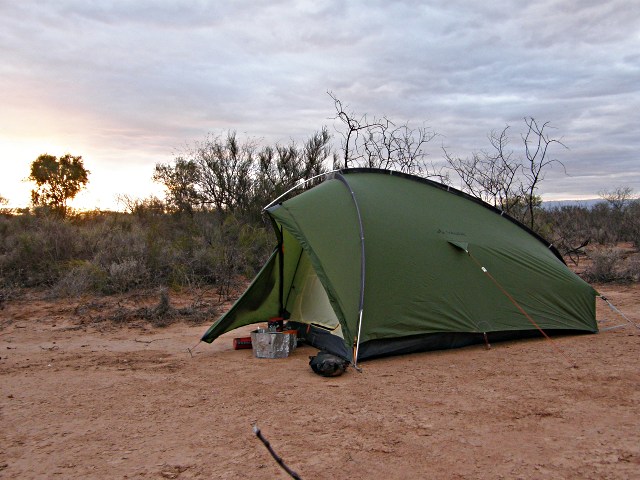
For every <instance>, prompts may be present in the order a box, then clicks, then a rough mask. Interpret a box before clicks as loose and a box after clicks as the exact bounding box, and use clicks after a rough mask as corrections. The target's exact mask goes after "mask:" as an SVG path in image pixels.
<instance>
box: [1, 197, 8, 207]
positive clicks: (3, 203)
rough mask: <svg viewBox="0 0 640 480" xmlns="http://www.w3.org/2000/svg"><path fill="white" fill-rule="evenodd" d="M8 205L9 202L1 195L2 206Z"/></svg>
mask: <svg viewBox="0 0 640 480" xmlns="http://www.w3.org/2000/svg"><path fill="white" fill-rule="evenodd" d="M7 203H9V200H7V199H6V198H4V197H3V196H2V195H0V205H6V204H7Z"/></svg>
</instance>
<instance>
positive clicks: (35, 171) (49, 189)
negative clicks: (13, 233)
mask: <svg viewBox="0 0 640 480" xmlns="http://www.w3.org/2000/svg"><path fill="white" fill-rule="evenodd" d="M89 173H90V172H89V170H87V169H86V168H85V167H84V163H83V161H82V157H81V156H72V155H71V154H68V153H67V154H66V155H64V156H62V157H60V158H59V159H58V158H57V157H55V156H53V155H49V154H46V153H45V154H42V155H40V156H39V157H38V158H37V159H35V160H34V161H33V163H32V164H31V175H29V177H28V180H30V181H32V182H35V184H36V188H35V189H34V190H31V203H32V204H33V206H36V207H38V206H46V207H49V208H51V210H52V211H54V212H56V213H58V214H60V215H61V216H62V217H64V216H66V214H67V201H68V200H71V199H73V198H74V197H75V196H76V195H77V194H78V193H79V192H80V190H82V189H83V188H85V186H86V185H87V183H88V182H89Z"/></svg>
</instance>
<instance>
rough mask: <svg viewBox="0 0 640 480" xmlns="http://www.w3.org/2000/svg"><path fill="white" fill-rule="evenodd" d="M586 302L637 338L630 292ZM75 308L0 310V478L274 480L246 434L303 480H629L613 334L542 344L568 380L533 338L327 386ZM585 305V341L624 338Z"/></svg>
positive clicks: (56, 304) (626, 340) (637, 414)
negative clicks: (592, 318) (588, 331)
mask: <svg viewBox="0 0 640 480" xmlns="http://www.w3.org/2000/svg"><path fill="white" fill-rule="evenodd" d="M598 288H599V289H600V291H601V292H603V293H604V294H607V295H608V296H609V298H610V299H611V300H612V302H613V303H614V304H615V305H616V306H617V307H618V308H619V309H620V310H621V311H623V312H624V313H625V314H626V315H627V316H628V317H629V318H630V319H631V320H633V321H635V322H637V323H640V285H631V286H629V285H627V286H619V285H618V286H600V287H598ZM182 296H184V294H183V295H182ZM125 300H126V299H124V298H123V299H121V300H118V301H119V302H120V301H125ZM113 301H115V300H113ZM129 301H133V302H134V303H140V302H142V300H141V299H140V298H133V299H132V298H129ZM180 301H181V296H180V295H173V296H172V302H180ZM183 301H185V302H186V301H187V300H186V299H184V300H183ZM91 302H92V301H91V299H86V298H85V299H74V300H56V301H54V300H48V299H47V298H46V296H45V295H43V294H38V293H28V294H26V295H23V296H21V297H18V298H15V299H13V300H11V301H8V302H5V303H4V305H3V307H4V308H3V309H2V310H0V381H1V386H0V477H1V478H21V479H22V478H180V479H186V478H203V479H205V478H206V479H209V478H233V479H235V478H257V479H273V478H288V477H287V475H286V474H285V473H284V472H283V471H282V470H281V469H280V468H279V467H278V465H277V464H276V463H275V462H274V461H273V460H272V458H271V457H270V456H269V454H268V452H267V450H266V449H265V447H264V446H263V445H262V444H261V443H260V442H259V441H258V439H257V438H256V437H255V436H254V435H253V433H252V425H253V424H256V423H257V425H258V426H259V427H260V428H261V430H262V432H263V433H264V435H265V436H266V437H267V439H268V440H269V441H270V442H271V444H272V445H273V447H274V448H275V449H276V451H277V452H278V453H279V454H280V455H281V456H282V457H283V458H284V459H285V461H286V462H287V464H288V465H289V466H290V467H291V468H292V469H293V470H295V471H297V472H298V474H299V475H300V476H301V477H302V478H305V479H310V478H316V479H335V478H349V479H372V478H384V479H401V478H453V479H455V478H468V479H476V478H479V479H496V478H509V479H512V478H523V479H530V478H534V479H535V478H553V479H559V478H581V479H583V478H584V479H607V478H616V479H618V478H640V367H639V365H638V359H639V358H640V330H639V329H636V328H634V327H631V326H629V327H627V328H620V329H612V330H608V331H605V332H601V333H600V334H598V335H583V336H573V337H563V338H557V339H555V340H554V341H553V345H555V346H556V347H558V348H559V349H561V350H562V351H563V352H565V354H566V355H568V356H570V357H571V358H572V359H574V361H575V362H576V363H577V365H578V367H577V368H570V367H569V365H568V364H567V361H566V360H565V359H564V358H563V356H562V355H560V354H559V353H558V352H557V350H556V348H554V347H553V346H552V345H551V344H550V342H549V341H547V340H544V339H539V340H538V339H536V340H527V341H516V342H508V343H500V344H494V345H493V346H492V348H491V349H490V350H486V349H485V348H484V346H474V347H469V348H464V349H459V350H450V351H441V352H431V353H423V354H413V355H407V356H399V357H392V358H387V359H381V360H373V361H370V362H365V363H363V364H362V367H363V371H362V373H358V372H356V371H354V370H351V369H350V370H349V371H348V372H347V373H346V374H345V375H343V376H342V377H338V378H330V379H327V378H322V377H319V376H317V375H315V374H314V373H313V372H312V371H311V369H310V368H309V366H308V357H309V355H313V354H314V353H315V350H314V349H313V348H311V347H308V346H307V347H302V348H299V349H297V350H296V351H295V352H294V354H293V355H292V356H290V357H289V358H287V359H281V360H265V359H256V358H253V356H252V352H251V350H238V351H235V350H233V349H232V337H234V336H241V334H242V333H243V332H239V333H238V332H236V333H233V334H232V335H227V336H226V337H223V338H221V339H219V340H217V341H216V342H215V343H214V344H213V345H207V344H200V345H199V346H198V347H197V348H196V350H195V352H194V353H193V355H191V354H190V353H189V352H188V350H187V349H188V348H189V347H193V346H194V344H196V343H197V341H198V339H199V337H200V335H201V334H202V333H203V332H204V330H205V329H206V326H208V325H200V326H193V325H189V324H186V323H177V324H174V325H172V326H170V327H167V328H160V329H158V328H151V327H150V326H148V325H145V324H144V323H143V322H140V323H137V324H135V327H134V328H131V327H127V328H125V327H122V326H120V327H118V326H113V325H112V324H109V323H107V322H96V321H95V318H94V317H92V316H91V312H90V308H89V307H90V306H91V305H93V306H94V308H102V309H105V308H109V305H107V304H105V303H104V300H103V301H102V303H100V302H97V303H96V302H94V303H93V304H92V303H91ZM598 304H599V307H598V308H599V309H598V318H599V320H600V321H602V324H601V326H602V327H609V326H615V325H618V324H620V323H624V320H623V319H622V318H621V317H619V316H617V315H616V314H615V313H614V312H612V311H611V310H609V309H608V308H607V307H606V305H604V304H603V303H602V304H601V302H600V301H598ZM249 330H250V329H249V328H247V329H244V332H248V331H249Z"/></svg>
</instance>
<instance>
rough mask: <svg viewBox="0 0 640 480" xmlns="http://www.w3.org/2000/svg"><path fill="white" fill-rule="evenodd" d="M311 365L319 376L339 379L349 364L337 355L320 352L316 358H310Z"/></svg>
mask: <svg viewBox="0 0 640 480" xmlns="http://www.w3.org/2000/svg"><path fill="white" fill-rule="evenodd" d="M309 365H311V370H313V371H314V372H316V373H317V374H318V375H322V376H323V377H338V376H340V375H342V374H343V373H344V372H345V370H346V369H347V366H348V365H349V363H348V362H347V361H346V360H344V359H342V358H340V357H338V356H336V355H332V354H330V353H327V352H320V353H318V355H316V356H315V357H309Z"/></svg>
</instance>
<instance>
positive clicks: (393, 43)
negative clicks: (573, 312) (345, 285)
mask: <svg viewBox="0 0 640 480" xmlns="http://www.w3.org/2000/svg"><path fill="white" fill-rule="evenodd" d="M639 30H640V5H636V4H635V3H633V2H632V3H631V4H629V2H622V1H611V2H596V1H593V2H587V1H578V0H573V1H552V0H548V1H542V2H531V3H522V2H520V1H516V0H511V1H488V2H482V3H479V2H475V1H458V0H442V1H435V2H423V1H418V0H407V1H398V2H386V1H375V2H343V1H331V2H310V1H288V0H281V1H278V2H261V1H255V0H254V1H251V0H247V1H238V2H214V1H211V2H207V1H202V2H189V3H185V2H178V1H165V2H158V1H150V0H144V1H140V2H109V3H107V2H86V0H83V1H68V0H67V1H59V2H51V3H45V4H42V3H41V2H29V1H23V2H11V3H9V2H3V3H2V4H0V49H1V50H0V52H1V53H0V100H1V101H2V104H3V105H5V107H6V108H7V110H10V111H11V112H20V111H22V112H23V113H24V115H25V118H27V119H33V118H35V117H36V116H37V115H38V112H42V111H45V110H46V111H48V112H56V111H57V112H64V114H65V115H68V116H73V117H74V118H75V120H74V121H73V122H71V123H70V124H69V125H70V126H69V127H68V128H72V129H77V128H79V125H81V124H82V123H83V122H84V123H85V124H86V127H87V128H88V129H89V130H88V131H87V132H86V135H87V136H88V137H90V138H92V139H95V141H96V142H97V143H99V144H100V145H103V146H104V148H105V149H106V148H112V147H113V145H112V144H113V143H116V142H117V143H118V145H119V146H120V147H123V148H125V147H126V148H131V149H138V148H144V149H148V150H151V151H153V152H154V154H155V153H158V152H161V151H162V149H163V148H165V149H166V150H167V158H170V156H171V152H170V150H171V148H172V147H174V146H176V145H180V144H182V143H183V142H185V141H187V142H188V141H190V140H194V139H198V138H200V137H201V136H202V135H203V134H204V133H206V132H207V131H209V130H215V129H219V130H224V129H236V130H238V131H239V132H245V131H246V132H247V133H248V134H249V135H252V136H256V137H262V138H265V140H269V141H271V140H273V141H282V140H286V139H288V138H303V137H307V136H308V135H309V134H311V133H312V132H313V131H315V130H317V129H318V128H320V127H321V126H322V125H324V124H329V125H331V119H330V117H331V116H332V114H333V106H332V103H331V99H330V98H329V97H328V96H327V94H326V92H327V90H332V91H334V92H335V93H336V95H338V97H340V98H341V99H342V100H343V101H344V102H345V103H346V104H348V105H349V106H350V107H351V108H352V109H353V110H354V111H355V112H357V113H361V114H364V113H368V114H370V115H388V116H389V117H391V118H393V119H396V120H398V121H405V120H410V121H412V122H414V123H415V124H420V125H422V124H423V122H425V123H426V125H429V126H431V127H432V128H433V129H434V130H435V131H437V132H439V133H440V134H441V137H439V141H438V142H434V145H433V146H432V147H433V151H432V158H434V159H438V158H439V157H440V151H439V150H440V143H442V142H444V143H445V144H446V145H447V146H448V147H450V148H453V149H455V150H456V151H458V152H459V153H460V154H465V153H467V154H468V153H469V152H470V150H471V149H479V148H484V147H486V145H487V143H486V134H487V133H488V132H489V131H491V130H493V129H501V128H503V127H504V126H505V125H507V124H509V125H512V126H513V127H514V130H515V127H516V126H519V125H521V123H522V118H523V117H524V116H535V117H536V118H538V119H539V120H541V121H546V120H549V121H551V123H552V125H554V126H555V127H557V128H558V132H559V134H560V135H561V136H562V137H563V138H564V140H565V142H566V143H567V145H569V146H570V147H571V150H569V151H567V152H563V153H562V158H563V161H564V162H565V163H566V164H567V166H568V167H569V168H568V169H569V170H572V171H579V172H581V174H580V176H579V177H578V176H574V177H570V179H562V180H557V181H556V180H555V178H556V177H555V172H554V176H553V178H551V177H552V176H551V175H550V176H549V177H548V179H547V184H548V185H549V189H550V191H554V192H555V190H559V189H563V188H564V189H566V192H567V193H576V191H577V190H576V189H578V188H579V189H583V190H584V189H586V188H587V186H588V185H593V187H590V188H591V190H593V191H597V190H598V189H599V188H600V189H601V188H604V187H598V186H597V185H596V184H597V183H598V182H600V183H603V182H608V181H610V182H614V181H618V180H624V179H625V178H626V179H627V180H629V181H630V182H632V183H634V185H633V186H635V188H636V190H640V183H639V182H640V179H639V178H638V175H637V173H635V174H634V173H632V172H634V171H635V172H637V168H635V169H634V167H633V166H634V162H636V163H638V164H640V162H638V156H637V154H636V153H635V152H637V151H638V147H640V145H639V143H640V132H639V130H638V124H639V123H640V113H638V112H640V93H639V90H638V88H639V87H638V85H640V55H639V54H638V53H637V52H638V51H640V45H639V43H640V41H639V39H638V36H637V33H636V32H637V31H639ZM3 92H4V93H3ZM49 115H51V114H49ZM29 121H30V120H25V125H22V126H21V125H16V124H15V123H14V124H11V125H8V126H6V127H5V126H4V125H5V124H3V123H0V129H1V128H6V129H7V130H8V131H14V130H15V129H17V128H24V129H27V128H28V125H26V123H28V122H29ZM0 122H1V120H0ZM57 128H60V129H63V130H64V128H65V121H64V120H63V119H62V120H61V122H60V125H58V126H57ZM1 131H2V130H0V132H1ZM118 148H119V147H118ZM111 158H113V156H112V157H111ZM603 165H605V166H606V167H603ZM151 168H152V166H150V169H151ZM604 170H607V171H614V172H631V173H629V175H627V176H626V177H625V176H624V175H618V176H612V177H611V178H610V179H609V178H605V179H603V178H602V177H599V175H596V174H594V172H600V173H601V172H602V171H604ZM150 171H151V170H150ZM578 178H579V181H578V180H577V179H578ZM572 181H573V183H572ZM572 185H573V187H572ZM545 188H546V185H545ZM554 194H555V193H554Z"/></svg>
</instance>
